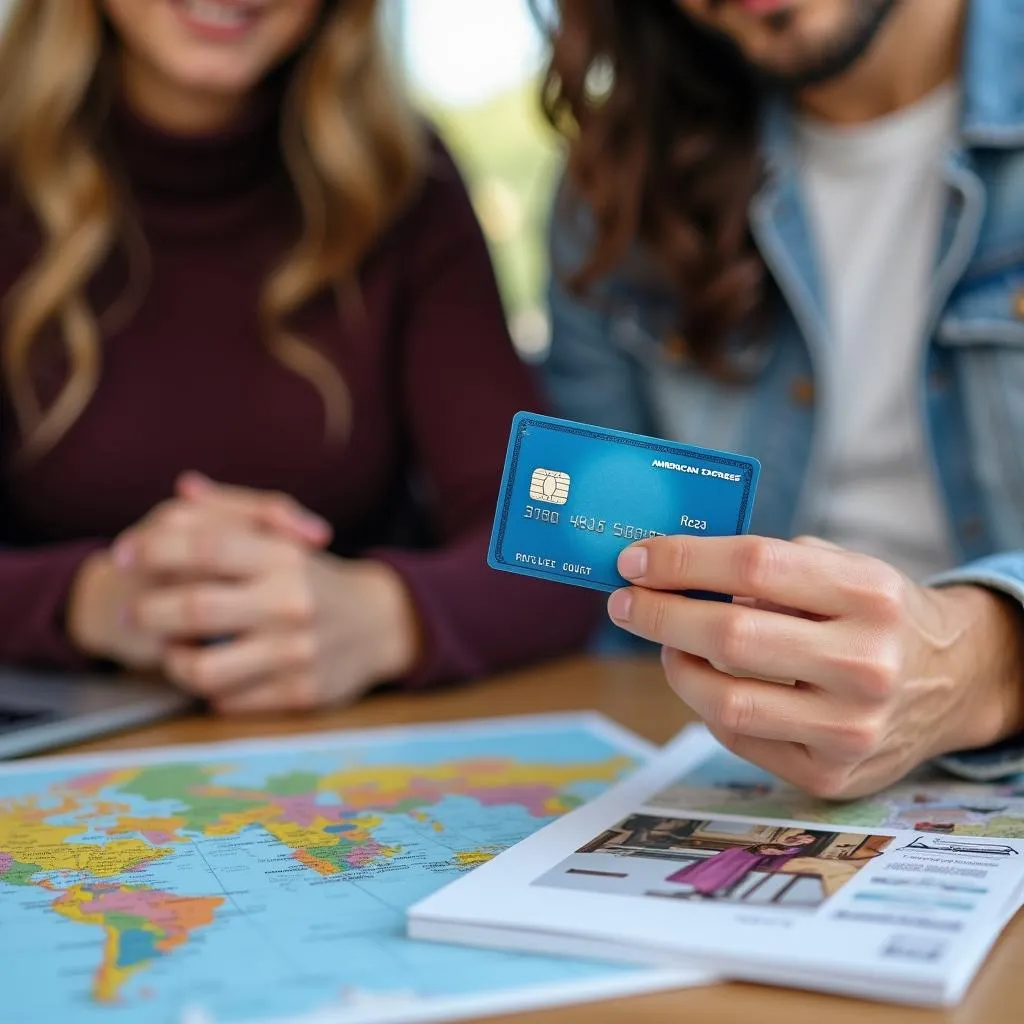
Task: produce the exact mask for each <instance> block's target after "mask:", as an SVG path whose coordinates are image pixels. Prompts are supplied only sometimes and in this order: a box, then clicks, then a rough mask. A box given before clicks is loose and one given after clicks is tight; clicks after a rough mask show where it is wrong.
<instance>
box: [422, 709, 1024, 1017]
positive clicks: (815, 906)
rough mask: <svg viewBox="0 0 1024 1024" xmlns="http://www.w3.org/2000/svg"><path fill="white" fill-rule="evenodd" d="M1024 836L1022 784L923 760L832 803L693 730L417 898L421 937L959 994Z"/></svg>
mask: <svg viewBox="0 0 1024 1024" xmlns="http://www.w3.org/2000/svg"><path fill="white" fill-rule="evenodd" d="M1019 836H1024V780H1016V781H1010V782H1006V783H1002V784H979V783H964V782H959V781H956V780H953V779H951V778H950V777H949V776H948V775H944V774H941V773H939V772H938V770H937V769H926V770H922V771H921V772H919V773H917V774H916V775H914V776H912V777H910V778H908V779H907V780H906V781H904V782H903V783H901V784H900V785H899V786H897V787H895V788H893V789H890V790H888V791H885V792H884V793H882V794H880V795H877V796H874V797H871V798H869V799H865V800H859V801H854V802H849V803H830V802H827V801H822V800H815V799H813V798H809V797H807V796H806V795H804V794H802V793H800V792H799V791H797V790H795V789H794V788H792V787H789V786H787V785H786V784H784V783H782V782H780V781H779V780H777V779H774V778H773V777H772V776H770V775H767V774H765V773H763V772H761V771H760V770H759V769H757V768H755V767H754V766H752V765H749V764H747V763H746V762H743V761H741V760H740V759H738V758H736V757H734V756H732V755H731V754H729V753H728V752H727V751H725V750H724V749H723V748H721V747H720V746H719V745H718V744H717V743H716V742H715V740H714V739H713V738H712V737H711V736H710V735H709V734H708V733H707V732H706V730H704V729H702V728H699V727H694V728H690V729H688V730H686V731H685V732H684V733H683V734H681V735H680V736H679V737H678V738H677V739H676V740H675V741H673V742H672V743H671V744H669V745H668V746H667V747H666V748H665V750H664V751H663V752H662V754H661V755H660V756H658V757H657V758H656V759H655V760H654V761H653V762H652V763H651V764H650V765H649V766H648V767H646V768H644V769H641V770H640V771H639V772H638V773H637V774H635V775H633V776H631V777H630V778H628V779H627V780H625V781H624V782H622V783H619V784H618V785H616V786H615V787H613V788H612V789H610V790H608V791H607V792H606V793H605V794H604V795H602V796H600V797H598V798H597V799H596V800H595V801H594V802H592V803H590V804H588V805H586V806H584V807H581V808H580V809H578V810H577V811H574V812H573V813H571V814H569V815H567V816H566V817H564V818H562V819H561V820H559V821H557V822H555V823H553V824H552V825H550V826H548V827H546V828H544V829H542V830H541V831H540V832H538V833H536V834H534V835H533V836H531V837H530V838H528V839H526V840H525V841H523V842H522V843H520V844H518V845H517V846H515V847H513V848H512V849H510V850H508V851H507V852H506V853H504V854H502V855H500V856H499V857H497V858H495V859H494V860H493V861H492V862H490V863H489V864H486V865H484V866H482V867H481V868H479V869H478V870H476V871H474V872H473V873H472V874H470V875H468V876H465V877H463V878H461V879H459V880H458V881H457V882H455V883H453V884H452V885H450V886H448V887H447V888H445V889H442V890H440V891H439V892H437V893H435V894H434V895H432V896H431V897H429V898H427V899H426V900H425V901H423V902H421V903H419V904H417V905H415V906H414V907H413V908H412V909H411V911H410V913H409V933H410V935H411V936H413V937H417V938H424V939H433V940H438V941H443V942H460V943H463V942H464V943H469V944H474V945H487V946H492V947H497V948H503V949H516V950H524V951H526V950H528V951H533V952H546V953H556V954H559V953H560V954H564V955H567V956H588V957H605V958H608V959H612V960H617V961H622V962H633V963H646V964H657V965H660V966H667V965H682V964H687V965H690V966H693V965H697V966H701V967H704V968H706V969H708V970H709V971H713V972H715V973H717V974H719V975H720V976H723V977H729V978H734V979H741V980H749V981H760V982H766V983H772V984H782V985H793V986H799V987H806V988H811V989H818V990H823V991H829V992H834V993H845V994H850V995H856V996H861V997H866V998H875V999H883V1000H892V1001H898V1002H906V1003H918V1004H933V1005H938V1004H949V1003H953V1002H956V1001H958V1000H959V999H960V998H961V997H962V995H963V993H964V991H965V990H966V988H967V986H968V985H969V984H970V981H971V979H972V978H973V977H974V975H975V973H976V972H977V970H978V968H979V966H980V965H981V963H982V961H983V960H984V957H985V955H986V953H987V952H988V950H989V948H990V947H991V945H992V943H993V942H994V941H995V939H996V938H997V937H998V935H999V932H1000V931H1001V930H1002V928H1003V927H1004V925H1005V924H1006V923H1007V921H1008V920H1009V918H1010V917H1011V916H1012V915H1013V913H1014V912H1015V911H1016V909H1017V908H1018V906H1019V905H1020V903H1021V899H1022V883H1024V839H1019V838H1016V837H1019Z"/></svg>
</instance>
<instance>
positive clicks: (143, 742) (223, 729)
mask: <svg viewBox="0 0 1024 1024" xmlns="http://www.w3.org/2000/svg"><path fill="white" fill-rule="evenodd" d="M589 709H596V710H598V711H601V712H603V713H604V714H606V715H607V716H608V717H609V718H613V719H615V720H616V721H618V722H620V723H621V724H622V725H624V726H626V727H627V728H630V729H633V730H634V731H636V732H637V733H639V734H640V735H642V736H645V737H646V738H648V739H650V740H653V741H655V742H657V743H662V742H664V741H665V740H667V739H669V737H671V736H672V735H674V734H675V733H676V732H677V731H678V730H679V729H680V728H681V727H682V726H683V725H685V724H686V722H687V721H689V720H690V716H689V715H688V713H687V712H686V709H685V708H684V707H683V705H681V704H680V702H679V701H678V700H677V699H676V698H675V697H674V696H673V695H672V694H671V692H670V691H669V690H668V688H667V687H666V686H665V685H664V683H663V681H662V677H661V672H660V666H659V665H658V664H657V663H656V662H647V661H636V660H633V661H595V660H591V659H577V660H572V661H565V662H560V663H557V664H552V665H548V666H544V667H542V668H537V669H533V670H531V671H527V672H522V673H518V674H515V675H509V676H505V677H503V678H500V679H494V680H489V681H487V682H483V683H477V684H474V685H472V686H465V687H458V688H451V689H445V690H443V691H438V692H433V693H429V694H414V695H408V694H385V695H380V696H376V697H373V698H370V699H369V700H366V701H364V702H363V703H361V704H359V705H358V706H356V707H354V708H351V709H349V710H346V711H338V712H331V713H328V714H318V715H312V716H305V717H296V718H287V719H282V720H270V719H250V720H242V721H225V720H220V719H215V718H210V717H203V716H194V717H191V718H185V719H182V720H179V721H173V722H166V723H163V724H160V725H156V726H152V727H150V728H146V729H140V730H138V731H136V732H132V733H128V734H126V735H122V736H117V737H115V738H111V739H107V740H103V741H100V742H95V743H91V744H87V745H84V746H82V747H80V748H79V749H81V750H115V749H119V748H127V747H138V746H149V745H165V744H170V743H203V742H212V741H218V740H225V739H235V738H242V737H251V736H282V735H288V734H294V733H297V732H305V731H313V730H325V729H339V728H353V727H360V726H372V725H388V724H394V723H412V722H437V721H447V720H455V719H464V718H476V717H487V716H493V715H511V714H529V713H533V712H548V711H577V710H589ZM869 1015H870V1016H869ZM866 1019H870V1020H871V1022H872V1024H896V1022H899V1024H917V1022H920V1024H938V1022H940V1021H942V1022H950V1024H952V1022H955V1024H1003V1022H1006V1024H1011V1022H1012V1024H1021V1022H1024V914H1020V915H1018V916H1017V919H1016V920H1015V921H1014V923H1013V924H1012V925H1011V926H1010V927H1009V929H1007V931H1006V933H1005V934H1004V935H1003V937H1002V939H1001V940H1000V942H999V944H998V945H997V947H996V949H995V951H994V952H993V953H992V955H991V957H990V959H989V962H988V964H987V965H986V966H985V968H984V969H983V971H982V972H981V974H980V976H979V977H978V979H977V980H976V981H975V983H974V986H973V988H972V989H971V991H970V993H969V994H968V997H967V999H966V1000H965V1002H964V1003H962V1004H961V1005H960V1006H959V1007H957V1008H956V1009H955V1010H952V1011H949V1012H946V1013H940V1012H932V1011H925V1010H909V1009H906V1008H903V1007H895V1006H885V1005H881V1004H878V1005H876V1004H868V1003H862V1002H858V1001H855V1000H850V999H836V998H831V997H828V996H821V995H815V994H811V993H807V992H797V991H790V990H785V989H771V988H764V987H761V986H757V985H731V984H730V985H715V986H708V987H706V988H700V989H687V990H681V991H679V992H670V993H660V994H657V995H651V996H644V997H640V998H634V999H628V1000H618V1001H614V1002H605V1003H593V1004H585V1005H580V1006H575V1007H569V1008H565V1009H558V1010H546V1011H542V1012H540V1013H535V1014H527V1015H523V1016H519V1017H515V1018H507V1019H506V1018H503V1020H507V1021H508V1022H509V1024H512V1022H513V1021H514V1024H654V1022H662V1021H664V1022H669V1021H671V1022H673V1024H677V1022H680V1021H685V1022H690V1024H707V1022H711V1021H715V1022H717V1021H721V1022H725V1024H731V1022H735V1024H769V1022H770V1024H774V1022H776V1021H778V1022H782V1024H853V1022H857V1024H861V1022H863V1021H864V1020H866Z"/></svg>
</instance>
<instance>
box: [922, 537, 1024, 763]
mask: <svg viewBox="0 0 1024 1024" xmlns="http://www.w3.org/2000/svg"><path fill="white" fill-rule="evenodd" d="M927 583H928V585H929V586H933V587H941V586H955V585H957V584H963V583H969V584H974V585H976V586H980V587H988V588H990V589H991V590H998V591H1001V592H1002V593H1004V594H1006V595H1007V596H1008V597H1011V598H1013V599H1014V600H1015V601H1017V602H1018V603H1020V604H1021V606H1022V608H1024V551H999V552H997V553H995V554H992V555H987V556H986V557H984V558H979V559H977V560H976V561H973V562H968V563H967V564H966V565H962V566H960V567H959V568H956V569H951V570H950V571H949V572H944V573H941V574H940V575H938V576H934V577H932V578H931V579H929V580H927ZM1021 622H1022V624H1024V618H1022V619H1021ZM1022 628H1024V626H1022ZM1021 685H1022V686H1024V679H1022V680H1021ZM938 764H939V765H940V766H941V767H942V768H944V769H945V770H946V771H949V772H952V773H953V774H955V775H959V776H961V777H963V778H968V779H974V780H976V781H979V782H984V781H994V780H996V779H999V778H1006V777H1007V776H1010V775H1016V774H1019V773H1021V772H1024V735H1020V736H1016V737H1012V738H1011V739H1009V740H1004V741H1003V742H1001V743H999V744H997V745H996V746H995V747H990V748H987V749H985V750H968V751H958V752H957V753H955V754H950V755H948V756H947V757H940V758H939V759H938Z"/></svg>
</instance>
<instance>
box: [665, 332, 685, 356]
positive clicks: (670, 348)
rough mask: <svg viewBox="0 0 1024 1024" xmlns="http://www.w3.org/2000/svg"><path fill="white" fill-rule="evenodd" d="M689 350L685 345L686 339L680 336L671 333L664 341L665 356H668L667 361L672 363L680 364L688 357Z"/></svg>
mask: <svg viewBox="0 0 1024 1024" xmlns="http://www.w3.org/2000/svg"><path fill="white" fill-rule="evenodd" d="M689 352H690V348H689V346H688V345H687V344H686V339H685V338H684V337H683V336H682V335H681V334H678V333H676V332H675V331H673V332H672V333H671V334H670V335H669V336H668V337H667V338H666V339H665V355H666V356H668V358H669V360H670V361H671V362H673V363H681V362H683V360H685V359H686V357H687V356H688V355H689Z"/></svg>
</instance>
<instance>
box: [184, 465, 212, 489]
mask: <svg viewBox="0 0 1024 1024" xmlns="http://www.w3.org/2000/svg"><path fill="white" fill-rule="evenodd" d="M182 481H183V482H184V483H187V484H188V485H189V486H190V487H194V488H197V489H198V490H202V491H208V490H209V489H210V488H211V487H212V486H213V481H212V480H211V479H210V478H209V477H208V476H206V475H205V474H203V473H197V472H196V471H195V470H194V469H193V470H189V471H188V472H187V473H186V474H185V475H184V477H183V478H182Z"/></svg>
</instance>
